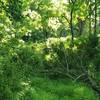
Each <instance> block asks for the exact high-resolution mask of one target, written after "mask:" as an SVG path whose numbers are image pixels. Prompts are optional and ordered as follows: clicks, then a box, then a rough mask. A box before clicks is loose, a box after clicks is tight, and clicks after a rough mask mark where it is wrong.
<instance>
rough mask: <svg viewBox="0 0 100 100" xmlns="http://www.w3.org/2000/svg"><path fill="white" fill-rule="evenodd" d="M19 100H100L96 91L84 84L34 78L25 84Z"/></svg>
mask: <svg viewBox="0 0 100 100" xmlns="http://www.w3.org/2000/svg"><path fill="white" fill-rule="evenodd" d="M22 84H23V90H22V91H21V92H19V93H18V95H17V100H99V98H97V96H96V94H95V93H94V91H93V90H92V89H91V88H89V87H88V86H86V85H85V84H83V83H78V82H77V83H73V82H72V81H70V80H68V79H66V80H62V79H60V80H51V79H48V78H41V77H33V78H32V79H31V81H29V82H26V83H25V82H23V83H22Z"/></svg>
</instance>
